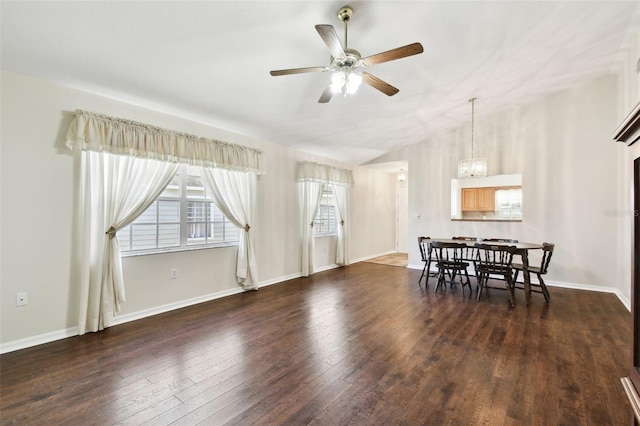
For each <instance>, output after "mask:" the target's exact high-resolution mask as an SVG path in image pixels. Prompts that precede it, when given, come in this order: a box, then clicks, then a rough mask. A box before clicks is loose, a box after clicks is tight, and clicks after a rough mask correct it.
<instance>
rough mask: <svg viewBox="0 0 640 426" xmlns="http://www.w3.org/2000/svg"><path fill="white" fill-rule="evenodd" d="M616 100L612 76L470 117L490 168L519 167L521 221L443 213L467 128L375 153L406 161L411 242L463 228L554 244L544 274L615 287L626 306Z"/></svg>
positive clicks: (565, 281)
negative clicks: (614, 137)
mask: <svg viewBox="0 0 640 426" xmlns="http://www.w3.org/2000/svg"><path fill="white" fill-rule="evenodd" d="M618 98H619V93H618V81H617V79H616V77H615V76H609V77H603V78H599V79H596V80H593V81H591V82H588V83H586V84H582V85H580V86H576V87H574V88H572V89H569V90H564V91H562V92H558V93H554V94H551V95H548V96H544V97H541V98H540V99H539V100H538V101H536V102H533V103H531V104H528V105H523V106H515V107H513V108H510V109H508V110H505V111H502V112H500V113H497V114H494V115H491V116H483V117H481V118H479V119H477V120H476V134H475V136H476V137H475V139H476V141H477V143H476V147H477V154H478V157H486V158H487V159H488V163H489V175H494V174H512V173H521V174H522V188H523V221H522V222H520V223H518V222H508V223H504V222H454V221H451V220H450V206H451V194H450V188H451V185H450V181H451V179H452V178H455V177H456V173H457V162H458V160H460V159H462V158H463V156H464V152H465V151H464V150H465V148H466V147H467V145H468V143H469V140H470V134H469V129H468V127H469V126H466V125H465V126H462V127H461V128H458V129H456V130H454V131H451V132H448V133H446V134H443V135H439V136H436V137H429V136H428V135H425V140H424V141H422V142H421V143H418V144H416V145H413V146H410V147H407V148H405V149H403V150H400V151H398V152H395V153H392V154H390V155H388V156H383V157H381V158H380V159H378V161H380V162H386V161H391V160H394V159H395V160H398V159H400V160H407V161H409V170H411V174H412V179H411V181H410V182H409V241H416V238H417V237H418V236H419V235H428V236H431V237H450V236H453V235H470V236H480V237H509V238H515V239H518V240H520V241H527V242H543V241H548V242H553V243H555V244H556V250H555V252H554V255H553V261H552V266H551V268H550V271H549V275H548V280H550V281H553V282H555V283H557V284H560V285H578V286H582V287H583V288H590V287H594V288H599V289H604V290H605V291H611V292H616V293H617V294H618V295H619V296H620V297H621V299H622V300H623V301H624V302H625V303H628V300H629V297H630V295H629V287H630V284H629V282H628V280H627V279H626V278H624V277H622V276H621V273H620V272H619V271H620V267H619V265H620V262H621V257H620V256H622V258H624V257H625V256H626V257H627V258H628V256H629V249H628V248H623V249H622V250H621V249H620V241H619V235H620V222H621V221H627V218H623V219H621V218H620V217H618V216H616V215H611V214H610V212H612V211H621V210H625V209H627V210H626V211H628V209H629V206H628V204H625V203H624V202H621V200H620V197H618V196H617V195H616V193H617V188H619V185H620V179H619V176H618V169H619V158H618V157H619V155H620V153H619V151H620V150H622V149H623V148H622V147H619V146H616V144H615V143H614V142H612V140H611V134H612V132H613V130H614V129H615V128H616V127H617V125H618V118H619V117H618V116H617V114H616V111H617V101H618ZM620 145H621V144H620ZM418 214H419V218H417V215H418ZM410 249H411V251H410V254H409V264H410V265H413V266H418V265H420V264H421V262H420V255H419V252H418V248H417V244H415V245H413V246H410ZM621 279H625V280H626V281H624V282H621V281H620V280H621Z"/></svg>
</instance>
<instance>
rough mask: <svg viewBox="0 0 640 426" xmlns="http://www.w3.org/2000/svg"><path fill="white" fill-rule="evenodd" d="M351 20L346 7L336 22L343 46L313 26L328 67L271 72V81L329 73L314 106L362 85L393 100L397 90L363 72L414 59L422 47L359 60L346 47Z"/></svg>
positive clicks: (327, 29)
mask: <svg viewBox="0 0 640 426" xmlns="http://www.w3.org/2000/svg"><path fill="white" fill-rule="evenodd" d="M352 16H353V9H351V8H350V7H349V6H344V7H342V8H341V9H340V10H339V11H338V19H340V21H342V22H343V23H344V45H343V44H342V43H341V42H340V39H339V37H338V34H337V33H336V30H335V28H333V26H332V25H328V24H318V25H316V26H315V28H316V31H317V32H318V34H319V35H320V38H322V41H323V42H324V44H326V46H327V48H328V49H329V52H330V53H331V59H330V64H329V66H327V67H323V66H316V67H305V68H289V69H284V70H273V71H271V72H270V74H271V75H272V76H274V77H275V76H280V75H291V74H303V73H311V72H325V71H331V72H333V74H332V76H331V83H330V84H329V85H328V86H326V88H325V89H324V91H323V92H322V95H321V96H320V98H319V99H318V103H327V102H329V101H330V100H331V98H332V97H333V95H334V94H335V93H342V94H343V95H344V96H347V95H351V94H354V93H356V91H357V90H358V88H359V87H360V85H361V84H362V83H365V84H367V85H369V86H371V87H373V88H374V89H376V90H378V91H380V92H382V93H384V94H385V95H387V96H393V95H395V94H396V93H398V91H399V90H398V88H397V87H393V86H392V85H390V84H389V83H387V82H386V81H383V80H381V79H379V78H378V77H375V76H373V75H371V74H369V73H367V72H365V71H364V68H367V67H369V66H370V65H374V64H380V63H383V62H389V61H395V60H396V59H401V58H406V57H408V56H413V55H417V54H419V53H422V52H423V51H424V49H423V47H422V45H421V44H420V43H417V42H416V43H411V44H407V45H406V46H401V47H397V48H395V49H391V50H387V51H384V52H380V53H376V54H374V55H370V56H367V57H366V58H363V57H362V55H360V52H358V51H357V50H355V49H350V48H349V47H348V43H347V41H348V38H347V35H348V34H347V28H348V25H347V24H348V22H349V21H351V17H352ZM355 71H358V72H355Z"/></svg>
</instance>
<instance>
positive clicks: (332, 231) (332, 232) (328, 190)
mask: <svg viewBox="0 0 640 426" xmlns="http://www.w3.org/2000/svg"><path fill="white" fill-rule="evenodd" d="M325 194H331V204H329V203H323V202H322V201H323V199H324V198H325ZM335 197H336V195H335V192H334V191H333V186H332V185H329V184H325V185H324V187H323V188H322V197H321V198H320V205H319V206H318V212H317V213H316V216H315V218H314V219H313V237H314V238H323V237H335V236H337V235H338V213H337V211H338V207H337V206H336V198H335ZM323 207H324V208H325V209H329V210H330V211H333V221H332V220H331V218H330V217H327V218H324V217H322V215H323ZM332 222H333V228H331V223H332ZM318 223H322V224H324V223H326V224H327V226H328V227H329V230H328V232H317V229H318V228H319V227H318V226H316V224H318Z"/></svg>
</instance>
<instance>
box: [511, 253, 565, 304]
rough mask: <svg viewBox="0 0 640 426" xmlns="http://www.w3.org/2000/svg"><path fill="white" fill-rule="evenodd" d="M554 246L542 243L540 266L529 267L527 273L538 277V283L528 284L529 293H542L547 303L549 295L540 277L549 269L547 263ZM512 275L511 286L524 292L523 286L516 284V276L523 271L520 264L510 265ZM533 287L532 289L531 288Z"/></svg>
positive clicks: (549, 260)
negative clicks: (512, 271)
mask: <svg viewBox="0 0 640 426" xmlns="http://www.w3.org/2000/svg"><path fill="white" fill-rule="evenodd" d="M554 247H555V244H551V243H542V260H541V262H540V266H529V268H528V269H529V273H534V274H536V276H537V277H538V283H537V284H534V283H532V282H529V291H532V292H534V293H542V294H543V295H544V300H546V301H547V303H549V300H550V299H551V296H550V295H549V291H548V290H547V286H546V284H545V283H544V280H543V279H542V276H543V275H544V274H546V273H547V270H548V269H549V263H550V262H551V256H552V255H553V249H554ZM512 267H513V270H514V274H513V285H514V288H516V289H518V290H524V289H525V288H524V284H522V283H518V282H517V280H518V274H519V273H520V271H524V266H523V265H522V264H521V263H514V264H513V265H512ZM532 287H533V288H532Z"/></svg>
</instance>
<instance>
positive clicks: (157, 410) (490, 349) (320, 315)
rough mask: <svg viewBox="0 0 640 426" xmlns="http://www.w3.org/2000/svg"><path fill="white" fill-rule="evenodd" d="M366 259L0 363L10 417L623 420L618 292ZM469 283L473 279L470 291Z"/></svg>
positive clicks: (70, 420) (626, 359) (2, 398)
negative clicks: (507, 282)
mask: <svg viewBox="0 0 640 426" xmlns="http://www.w3.org/2000/svg"><path fill="white" fill-rule="evenodd" d="M419 274H420V271H416V270H409V269H405V268H399V267H390V266H384V265H378V264H372V263H358V264H354V265H351V266H348V267H345V268H339V269H335V270H330V271H326V272H322V273H318V274H315V275H313V276H311V277H309V278H300V279H295V280H291V281H289V282H286V283H282V284H278V285H274V286H270V287H265V288H262V289H260V290H259V291H257V292H247V293H242V294H238V295H235V296H231V297H226V298H223V299H219V300H215V301H211V302H207V303H203V304H200V305H196V306H192V307H189V308H184V309H180V310H177V311H173V312H168V313H165V314H161V315H157V316H154V317H152V318H147V319H143V320H139V321H135V322H131V323H126V324H122V325H119V326H116V327H112V328H110V329H107V330H105V331H103V332H101V333H90V334H87V335H84V336H77V337H73V338H69V339H65V340H62V341H57V342H52V343H50V344H46V345H41V346H39V347H34V348H29V349H25V350H22V351H17V352H12V353H8V354H4V355H1V356H0V369H1V376H0V423H1V424H3V425H5V424H6V425H9V424H26V425H32V424H36V425H38V424H88V425H91V424H100V425H103V424H126V425H138V424H148V425H154V426H156V425H167V424H184V425H194V424H205V425H210V424H230V425H231V424H236V425H245V424H263V425H273V424H291V425H302V424H314V425H332V426H333V425H336V424H407V425H409V424H448V425H468V424H487V425H494V424H505V425H510V424H513V425H525V424H526V425H529V424H532V425H552V424H557V425H560V424H589V425H592V424H598V425H601V424H602V425H607V424H610V425H621V424H628V421H629V419H630V413H631V408H630V406H629V403H628V401H627V400H626V397H625V395H624V391H623V390H622V387H621V385H620V382H619V378H620V377H622V376H624V375H626V373H627V368H628V365H629V364H630V349H629V347H630V331H631V324H630V320H631V319H630V314H629V312H628V311H627V310H626V309H625V308H624V306H623V305H622V304H621V303H620V302H619V300H618V299H617V298H616V297H615V296H614V295H611V294H601V293H593V292H588V291H578V290H569V289H561V288H553V287H552V288H550V292H551V295H552V298H551V303H550V304H546V303H545V301H544V298H543V297H542V295H538V294H534V295H532V300H531V303H530V304H529V305H528V306H527V305H526V304H525V300H524V294H523V292H522V291H518V292H516V306H515V308H510V307H509V306H508V303H507V298H506V294H505V292H504V291H500V290H490V291H489V292H487V293H486V294H483V297H482V299H481V300H480V301H476V300H475V291H474V293H473V294H472V295H471V296H470V295H469V294H468V290H465V295H464V297H463V295H462V293H461V291H460V289H459V286H454V287H453V288H451V287H450V286H449V285H447V286H446V287H445V288H443V289H441V290H439V291H438V293H437V294H435V293H434V292H433V289H434V285H435V281H434V279H433V278H432V279H431V281H430V283H429V287H428V288H427V289H426V290H425V288H424V286H423V287H418V286H417V285H416V282H417V279H418V277H419ZM474 287H475V284H474Z"/></svg>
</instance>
